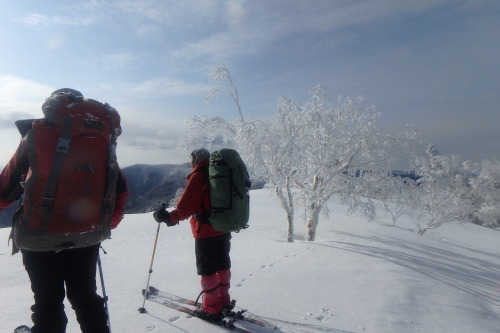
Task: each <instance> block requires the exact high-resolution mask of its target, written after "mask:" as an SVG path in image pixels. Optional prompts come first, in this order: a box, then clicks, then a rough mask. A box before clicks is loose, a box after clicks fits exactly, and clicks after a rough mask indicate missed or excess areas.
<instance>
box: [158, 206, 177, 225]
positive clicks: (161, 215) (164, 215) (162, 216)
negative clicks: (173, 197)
mask: <svg viewBox="0 0 500 333" xmlns="http://www.w3.org/2000/svg"><path fill="white" fill-rule="evenodd" d="M166 207H167V205H165V204H162V205H161V208H160V209H158V210H157V211H156V212H154V214H153V217H154V219H155V221H156V222H158V223H161V222H165V223H166V224H167V227H172V226H174V225H176V224H179V222H175V223H174V222H171V221H170V214H169V213H168V211H167V210H166V209H165V208H166Z"/></svg>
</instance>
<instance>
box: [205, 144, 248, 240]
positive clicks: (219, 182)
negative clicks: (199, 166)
mask: <svg viewBox="0 0 500 333" xmlns="http://www.w3.org/2000/svg"><path fill="white" fill-rule="evenodd" d="M208 179H209V183H210V203H211V207H212V209H211V211H210V214H209V215H208V221H209V222H210V224H211V225H212V227H213V228H214V229H215V230H217V231H221V232H232V231H234V232H239V231H240V230H241V229H246V228H248V219H249V216H250V196H249V190H250V185H251V183H250V179H249V176H248V170H247V167H246V165H245V163H243V161H242V160H241V157H240V155H239V154H238V152H237V151H236V150H234V149H228V148H225V149H221V150H217V151H214V152H213V153H212V154H211V155H210V159H209V167H208Z"/></svg>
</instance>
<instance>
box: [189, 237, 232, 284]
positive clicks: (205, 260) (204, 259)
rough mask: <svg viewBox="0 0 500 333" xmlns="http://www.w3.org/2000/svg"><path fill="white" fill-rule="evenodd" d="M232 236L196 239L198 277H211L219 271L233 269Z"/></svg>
mask: <svg viewBox="0 0 500 333" xmlns="http://www.w3.org/2000/svg"><path fill="white" fill-rule="evenodd" d="M230 250H231V234H230V233H227V234H224V235H221V236H215V237H207V238H196V239H195V253H196V268H197V270H198V275H203V276H210V275H212V274H215V273H216V272H218V271H223V270H226V269H229V268H231V258H230V257H229V251H230Z"/></svg>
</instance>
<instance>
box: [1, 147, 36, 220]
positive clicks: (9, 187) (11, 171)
mask: <svg viewBox="0 0 500 333" xmlns="http://www.w3.org/2000/svg"><path fill="white" fill-rule="evenodd" d="M28 169H29V164H28V155H27V154H26V150H25V148H24V140H22V141H21V143H20V144H19V146H18V147H17V150H16V152H15V153H14V155H13V156H12V157H11V159H10V160H9V162H8V163H7V165H6V166H5V168H4V169H3V170H2V173H1V174H0V210H3V209H4V208H6V207H8V206H10V205H12V204H13V203H14V202H15V201H16V200H17V199H19V198H20V196H21V194H22V188H21V181H22V180H23V179H24V177H25V176H26V173H27V172H28Z"/></svg>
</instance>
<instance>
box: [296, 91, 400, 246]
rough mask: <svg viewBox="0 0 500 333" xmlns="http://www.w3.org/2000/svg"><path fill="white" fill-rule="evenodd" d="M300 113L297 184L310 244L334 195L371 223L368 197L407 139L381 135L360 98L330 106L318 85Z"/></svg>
mask: <svg viewBox="0 0 500 333" xmlns="http://www.w3.org/2000/svg"><path fill="white" fill-rule="evenodd" d="M299 108H300V110H301V112H300V117H301V123H302V124H303V127H302V128H301V130H300V132H299V133H298V136H299V137H300V140H299V141H298V142H300V146H299V149H298V151H299V152H300V155H299V161H300V166H299V167H298V168H297V172H296V175H295V181H296V184H297V185H298V187H299V188H300V193H301V195H302V197H303V199H304V202H305V206H306V224H307V234H306V240H309V241H313V240H314V239H315V237H316V227H317V225H318V221H319V215H320V213H321V211H322V209H324V208H325V204H326V202H327V200H328V199H330V198H331V197H332V196H333V195H335V196H338V197H339V198H340V199H341V202H343V203H346V204H348V205H349V207H350V208H351V210H358V211H361V212H362V213H363V214H364V215H366V216H367V217H368V218H369V219H373V218H374V215H375V208H374V205H373V202H372V200H371V196H370V195H367V194H369V193H371V192H374V191H376V188H375V187H374V183H376V179H377V178H378V177H380V175H383V174H386V173H387V170H388V165H389V162H390V161H391V159H392V158H393V157H394V156H396V155H397V153H398V152H401V151H402V150H403V149H404V148H405V147H407V145H406V142H407V141H406V140H407V138H400V137H396V136H391V135H388V134H387V133H386V132H385V131H383V130H382V128H381V127H380V126H379V124H378V118H379V115H380V114H379V112H378V111H377V109H376V108H375V107H374V106H373V105H370V104H368V103H367V102H366V101H365V99H364V98H363V97H358V98H342V97H339V98H338V100H337V103H336V104H335V105H334V104H332V103H331V102H330V100H329V97H328V95H327V94H326V89H325V88H324V87H322V86H320V85H317V86H315V87H314V88H313V89H312V91H311V93H310V99H309V101H307V102H306V103H305V104H303V105H301V106H300V107H299ZM403 143H404V144H403Z"/></svg>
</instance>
